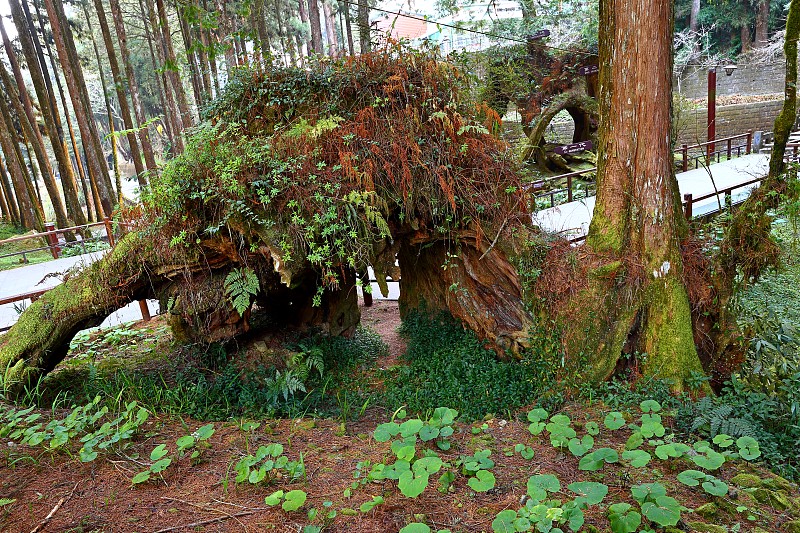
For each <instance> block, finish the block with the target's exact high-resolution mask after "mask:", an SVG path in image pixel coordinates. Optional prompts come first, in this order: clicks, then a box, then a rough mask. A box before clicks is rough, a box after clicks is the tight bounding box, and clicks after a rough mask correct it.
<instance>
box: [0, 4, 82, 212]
mask: <svg viewBox="0 0 800 533" xmlns="http://www.w3.org/2000/svg"><path fill="white" fill-rule="evenodd" d="M17 7H19V6H17ZM20 11H21V9H20ZM15 23H16V21H15ZM17 31H18V32H19V30H17ZM23 33H24V35H25V36H27V37H28V39H27V40H26V42H27V43H28V44H29V45H30V46H31V48H32V43H31V41H30V35H29V34H28V33H27V31H26V30H24V25H23V32H21V34H20V36H21V37H22V36H23ZM0 35H1V36H2V38H3V45H4V47H5V50H6V55H7V56H8V60H9V63H10V64H11V69H12V70H13V72H14V78H15V81H16V86H17V90H16V91H14V87H13V85H12V81H11V77H10V76H9V74H8V72H7V71H6V69H5V66H4V65H2V64H0V80H1V81H2V82H3V84H4V85H5V86H6V95H7V96H8V97H9V99H10V101H11V103H12V106H13V109H14V112H15V113H16V114H17V119H18V120H19V124H20V127H21V128H22V134H23V135H24V136H25V137H26V138H27V139H28V142H30V143H31V145H32V146H33V151H34V153H35V154H36V159H37V161H38V162H39V165H40V167H42V168H43V172H44V173H45V175H44V182H45V187H46V188H47V194H48V195H49V196H50V201H51V203H52V204H53V211H54V212H55V216H56V223H57V224H58V225H59V226H60V227H62V228H66V227H69V223H68V221H67V212H66V210H65V209H64V202H63V201H62V199H61V193H60V192H59V190H58V185H57V184H56V180H55V175H54V174H53V169H52V167H51V165H50V159H49V158H48V156H47V151H46V149H45V146H44V139H43V138H42V134H41V132H40V131H39V127H38V125H37V122H36V117H35V115H34V114H33V106H32V104H31V101H30V98H29V97H28V89H27V87H26V86H25V81H24V79H23V78H22V71H21V70H20V67H19V63H18V62H17V58H16V56H15V55H14V51H13V49H12V47H11V41H10V40H9V38H8V35H7V34H6V31H5V27H4V26H3V24H2V21H0ZM36 66H38V63H36ZM31 70H33V71H35V70H36V69H35V68H32V69H31ZM39 75H40V76H41V71H40V72H39ZM46 103H47V100H45V104H46ZM10 131H14V130H13V129H11V130H10ZM54 144H55V143H54Z"/></svg>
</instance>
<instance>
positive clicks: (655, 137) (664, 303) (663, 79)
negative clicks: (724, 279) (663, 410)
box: [572, 0, 702, 389]
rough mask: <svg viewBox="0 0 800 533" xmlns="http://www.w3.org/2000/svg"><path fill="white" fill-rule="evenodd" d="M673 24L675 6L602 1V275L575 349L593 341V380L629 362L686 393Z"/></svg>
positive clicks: (588, 297) (593, 233) (686, 316)
mask: <svg viewBox="0 0 800 533" xmlns="http://www.w3.org/2000/svg"><path fill="white" fill-rule="evenodd" d="M672 21H673V11H672V2H671V1H669V0H657V1H655V2H646V1H644V0H601V1H600V41H599V54H600V62H599V63H600V65H601V66H600V77H599V80H600V98H599V102H600V116H601V121H600V130H599V145H600V146H599V151H598V157H597V166H598V172H597V201H596V205H595V208H594V215H593V219H592V222H591V226H590V229H589V234H588V237H587V241H586V245H587V247H588V249H589V251H590V252H591V253H592V254H594V256H595V257H596V259H597V261H598V262H599V265H598V266H597V267H596V270H595V271H594V272H590V273H589V281H588V283H589V290H588V291H586V293H585V294H583V295H582V296H580V297H578V298H579V300H580V302H581V303H585V304H586V305H585V306H584V307H583V308H581V309H580V311H579V312H580V313H581V316H583V317H584V320H585V321H586V323H587V324H588V327H587V329H586V330H584V329H582V328H576V332H577V331H580V332H579V333H576V334H575V336H574V337H573V338H572V342H573V343H575V344H583V345H584V346H583V348H584V349H585V348H586V346H585V342H586V339H592V340H593V344H594V353H591V351H590V352H589V354H588V355H589V356H590V359H591V361H592V362H591V365H592V368H591V369H590V370H589V375H590V379H594V380H600V379H606V378H608V377H609V376H610V375H611V374H612V373H613V372H614V369H615V368H616V366H617V364H618V362H619V360H620V356H621V354H623V353H629V354H630V355H631V356H633V359H634V361H635V362H636V363H637V364H638V365H639V368H640V370H641V371H642V373H643V374H644V375H647V376H658V377H663V378H669V379H671V380H673V387H674V388H675V389H683V388H684V387H685V384H686V381H687V379H688V378H689V377H690V374H691V372H692V371H696V372H702V365H701V363H700V359H699V356H698V353H697V349H696V348H695V344H694V336H693V330H692V316H691V307H690V304H689V299H688V295H687V291H686V287H685V286H684V283H683V281H682V271H683V266H682V258H681V250H680V246H679V243H680V241H681V239H682V238H683V236H684V235H685V234H686V231H687V225H686V221H685V219H684V218H683V214H682V209H681V202H680V198H679V190H678V184H677V181H676V179H675V175H674V167H673V164H672V149H671V141H670V124H671V102H672V98H671V95H672V79H671V76H672V37H673V35H672V32H673V23H672ZM632 94H636V95H637V96H636V98H631V95H632ZM621 191H625V194H621ZM601 272H602V275H601V274H600V273H601ZM578 337H580V339H578ZM590 350H591V348H590ZM636 354H647V356H646V358H643V359H642V360H638V361H637V360H636Z"/></svg>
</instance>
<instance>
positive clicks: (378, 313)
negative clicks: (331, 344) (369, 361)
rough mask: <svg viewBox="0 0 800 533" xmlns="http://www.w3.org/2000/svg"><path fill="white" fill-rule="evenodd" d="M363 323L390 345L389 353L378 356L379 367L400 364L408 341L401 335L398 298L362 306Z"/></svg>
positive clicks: (383, 368)
mask: <svg viewBox="0 0 800 533" xmlns="http://www.w3.org/2000/svg"><path fill="white" fill-rule="evenodd" d="M361 323H362V324H363V325H364V326H367V327H369V328H370V329H372V330H373V331H375V332H376V333H377V334H378V335H380V336H381V339H383V342H385V343H386V344H387V345H388V346H389V355H388V356H385V357H379V358H378V368H380V369H381V370H385V369H387V368H389V367H391V366H394V365H396V364H398V359H399V358H400V356H401V355H403V354H404V353H405V351H406V341H405V339H403V337H402V336H400V333H399V331H398V330H399V328H400V325H401V323H402V322H401V320H400V306H399V303H398V302H397V301H396V300H374V301H373V304H372V306H371V307H364V306H363V305H362V306H361Z"/></svg>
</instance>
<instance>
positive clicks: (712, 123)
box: [706, 63, 737, 164]
mask: <svg viewBox="0 0 800 533" xmlns="http://www.w3.org/2000/svg"><path fill="white" fill-rule="evenodd" d="M719 66H722V68H723V69H724V70H725V75H726V76H730V75H731V74H733V71H734V70H736V68H737V67H736V65H733V64H730V63H729V64H725V65H714V66H713V67H711V68H709V69H708V149H707V152H706V154H707V159H708V162H709V164H710V163H711V157H712V156H713V155H714V140H715V139H716V138H717V132H716V123H717V67H719Z"/></svg>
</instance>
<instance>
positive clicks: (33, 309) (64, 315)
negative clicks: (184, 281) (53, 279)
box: [0, 234, 152, 394]
mask: <svg viewBox="0 0 800 533" xmlns="http://www.w3.org/2000/svg"><path fill="white" fill-rule="evenodd" d="M141 253H142V246H141V242H140V240H139V238H138V237H136V236H135V235H133V234H131V235H129V236H128V237H126V238H124V239H122V240H121V241H120V242H119V243H118V244H117V246H116V247H115V248H114V250H113V251H112V252H111V253H109V254H108V255H107V256H106V257H104V258H103V259H102V260H100V261H98V262H96V263H93V264H92V265H91V266H89V267H88V268H86V269H85V270H83V271H82V272H81V273H79V274H78V275H76V276H74V277H72V278H70V279H69V280H67V281H65V282H64V283H62V284H61V285H59V286H57V287H55V288H53V289H51V290H49V291H48V292H46V293H45V294H44V295H43V296H42V297H41V298H40V299H39V300H37V301H36V302H34V303H33V304H31V305H30V306H29V307H28V308H27V309H26V310H25V312H23V313H22V315H20V317H19V320H18V321H17V323H16V324H15V325H14V326H13V327H12V328H11V329H10V330H9V331H8V333H6V334H5V335H3V336H2V337H0V378H1V379H0V389H2V391H3V392H6V393H12V394H13V393H16V392H19V391H21V389H22V388H23V387H24V386H25V385H26V384H28V383H31V382H34V381H36V380H37V379H38V378H39V377H40V376H41V375H43V374H44V373H46V372H49V371H50V370H52V369H53V368H55V366H56V365H57V364H58V363H59V362H60V361H61V360H62V359H63V358H64V357H65V356H66V354H67V351H68V350H69V343H70V341H71V340H72V338H73V337H74V336H75V334H76V333H77V332H78V331H80V330H82V329H85V328H87V327H92V326H95V325H98V324H99V323H100V322H102V321H103V319H105V317H107V316H108V315H109V314H110V313H111V312H113V311H114V310H116V309H119V308H120V307H122V306H123V305H125V304H127V303H129V302H131V301H132V300H134V299H142V298H145V297H149V296H150V294H151V292H152V289H151V285H150V283H147V279H146V276H144V272H145V269H144V267H143V262H142V261H141V255H140V254H141Z"/></svg>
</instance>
